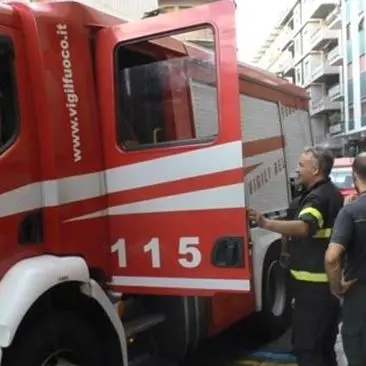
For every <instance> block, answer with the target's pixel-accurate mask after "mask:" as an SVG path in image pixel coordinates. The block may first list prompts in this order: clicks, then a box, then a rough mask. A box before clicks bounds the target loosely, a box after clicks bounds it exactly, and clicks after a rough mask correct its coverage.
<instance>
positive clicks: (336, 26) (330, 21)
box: [326, 6, 342, 30]
mask: <svg viewBox="0 0 366 366" xmlns="http://www.w3.org/2000/svg"><path fill="white" fill-rule="evenodd" d="M326 23H327V25H328V28H329V29H333V30H340V29H342V18H341V9H340V7H339V6H337V7H336V8H335V9H334V10H333V11H332V12H331V13H330V14H329V15H328V16H327V19H326Z"/></svg>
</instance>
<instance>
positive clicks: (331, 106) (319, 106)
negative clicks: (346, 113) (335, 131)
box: [310, 96, 341, 117]
mask: <svg viewBox="0 0 366 366" xmlns="http://www.w3.org/2000/svg"><path fill="white" fill-rule="evenodd" d="M340 109H341V102H333V101H331V100H330V98H329V97H328V96H325V97H323V98H320V99H316V100H311V102H310V115H311V116H312V117H315V116H318V115H320V114H323V113H328V112H331V111H338V110H340Z"/></svg>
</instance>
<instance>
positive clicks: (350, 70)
mask: <svg viewBox="0 0 366 366" xmlns="http://www.w3.org/2000/svg"><path fill="white" fill-rule="evenodd" d="M352 73H353V64H352V62H350V63H349V64H348V65H347V79H352Z"/></svg>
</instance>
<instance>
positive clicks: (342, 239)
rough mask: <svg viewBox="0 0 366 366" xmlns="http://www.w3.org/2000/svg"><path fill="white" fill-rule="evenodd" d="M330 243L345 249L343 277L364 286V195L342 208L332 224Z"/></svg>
mask: <svg viewBox="0 0 366 366" xmlns="http://www.w3.org/2000/svg"><path fill="white" fill-rule="evenodd" d="M331 243H337V244H340V245H342V246H343V247H344V248H345V252H346V257H345V277H346V279H347V280H351V279H355V278H357V279H358V281H359V282H361V283H365V284H366V194H361V195H360V196H359V197H357V198H356V199H355V200H354V201H352V202H351V203H349V204H347V205H346V206H344V207H343V208H342V209H341V211H340V212H339V214H338V216H337V219H336V221H335V223H334V227H333V233H332V237H331Z"/></svg>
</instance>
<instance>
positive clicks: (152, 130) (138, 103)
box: [116, 29, 218, 148]
mask: <svg viewBox="0 0 366 366" xmlns="http://www.w3.org/2000/svg"><path fill="white" fill-rule="evenodd" d="M204 31H205V32H206V33H205V37H206V38H207V36H208V33H209V31H211V30H210V29H208V30H207V29H204ZM196 32H202V29H199V30H197V31H196ZM211 32H212V31H211ZM199 34H202V33H198V35H199ZM196 38H197V33H196V34H195V33H194V32H189V33H184V34H179V35H177V36H176V37H174V38H173V37H161V38H158V39H156V38H155V39H153V40H148V41H146V40H144V41H138V42H135V43H132V44H131V43H130V44H126V45H122V46H120V47H119V48H118V49H117V58H116V61H117V65H116V67H117V75H116V79H117V94H118V99H117V104H118V135H119V143H120V144H121V145H122V146H123V147H124V148H141V147H154V146H157V145H161V144H167V143H168V144H172V143H173V144H174V143H176V142H177V141H180V143H182V141H189V140H192V139H193V140H197V139H199V140H202V139H214V138H215V137H216V135H217V134H218V116H217V109H218V108H217V92H216V67H215V52H214V44H213V35H211V39H212V49H210V50H208V49H204V48H202V47H200V46H197V45H196V43H193V41H190V40H194V39H196ZM186 40H188V42H187V41H186ZM202 100H204V103H202Z"/></svg>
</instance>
